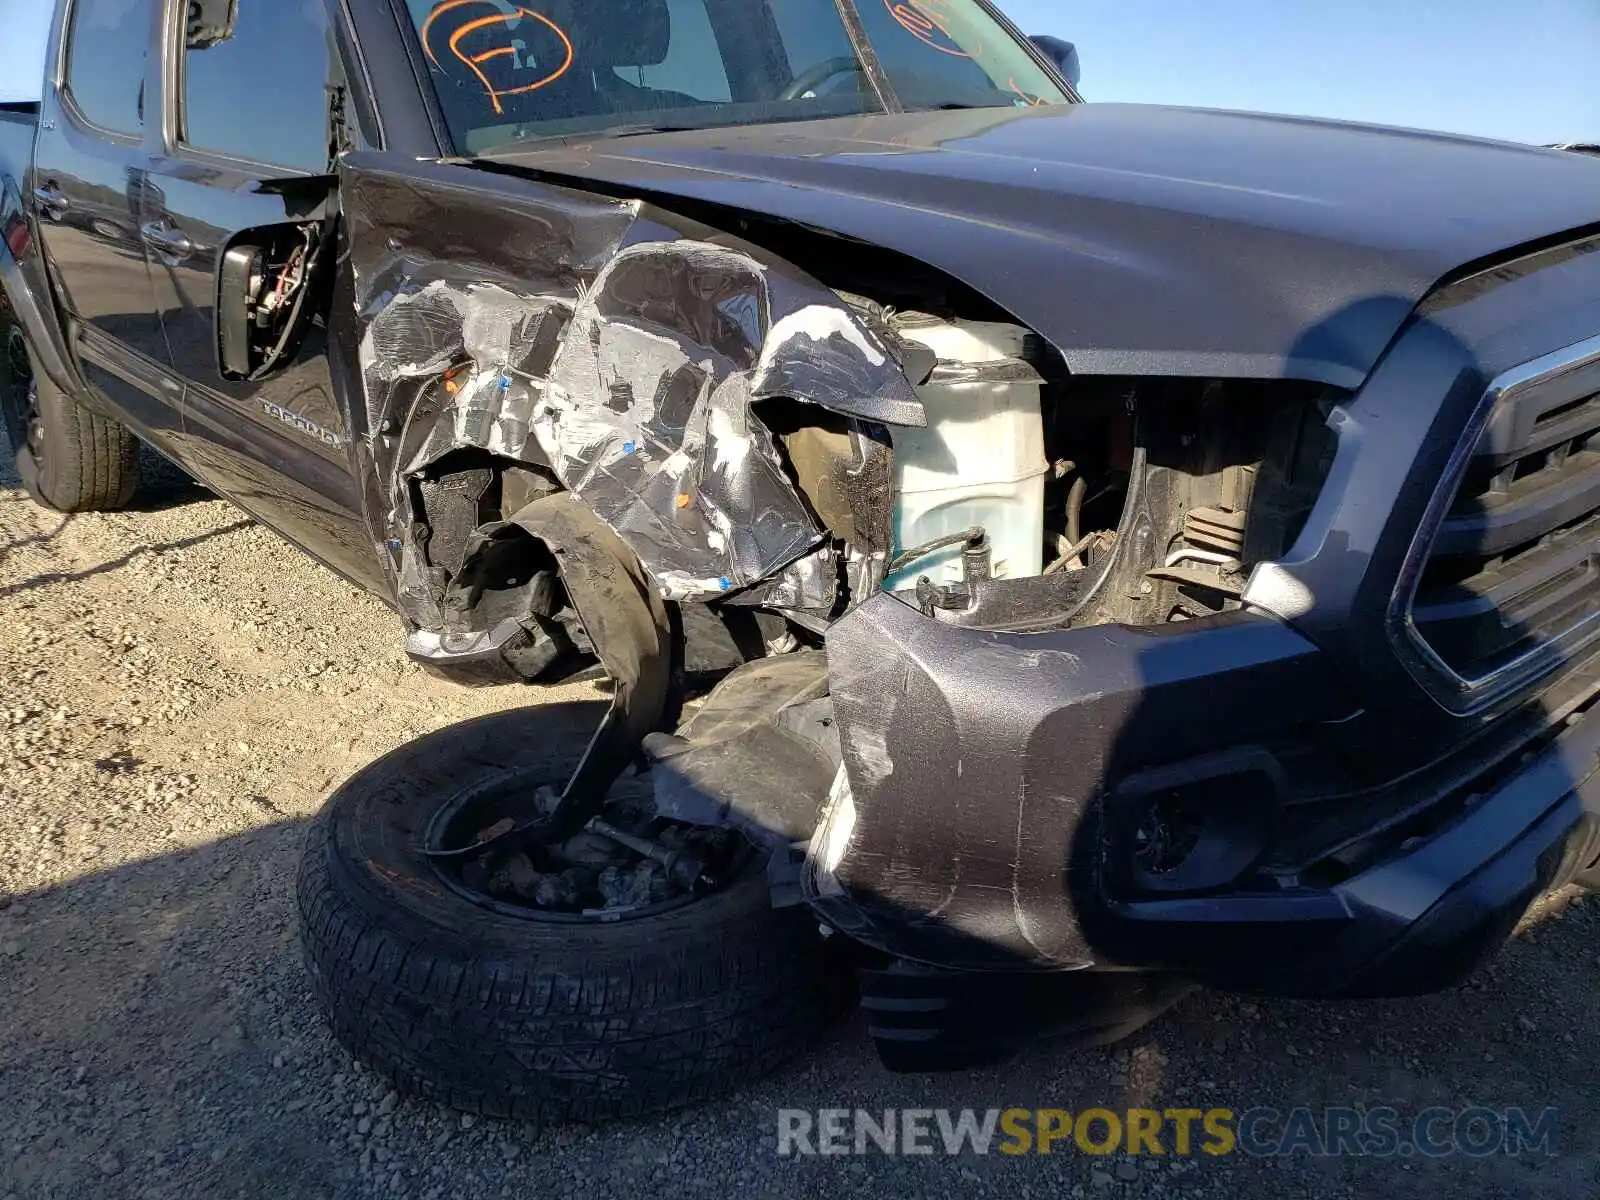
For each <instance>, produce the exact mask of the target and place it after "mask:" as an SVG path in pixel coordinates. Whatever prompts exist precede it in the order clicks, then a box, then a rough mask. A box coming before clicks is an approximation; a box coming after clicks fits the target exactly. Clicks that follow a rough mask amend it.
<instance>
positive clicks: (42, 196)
mask: <svg viewBox="0 0 1600 1200" xmlns="http://www.w3.org/2000/svg"><path fill="white" fill-rule="evenodd" d="M33 199H34V203H36V204H38V206H39V209H40V211H41V212H43V213H44V215H45V216H47V217H49V218H50V219H51V220H52V221H59V220H60V219H61V215H62V214H63V213H65V212H66V211H67V209H69V208H71V207H72V201H71V200H68V199H67V194H66V193H65V192H63V191H62V190H61V188H60V187H59V186H58V185H57V184H56V183H54V182H51V183H44V184H40V185H39V186H38V187H36V188H34V189H33Z"/></svg>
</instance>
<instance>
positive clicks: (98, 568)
mask: <svg viewBox="0 0 1600 1200" xmlns="http://www.w3.org/2000/svg"><path fill="white" fill-rule="evenodd" d="M67 524H68V522H67V521H63V522H62V523H61V525H60V526H59V527H58V528H57V529H56V531H55V533H60V532H61V530H62V529H65V528H66V526H67ZM253 524H254V522H253V521H251V520H249V519H248V518H246V519H243V520H239V521H233V522H231V523H230V524H227V525H223V526H222V527H221V528H218V529H208V530H206V532H204V533H197V534H195V535H194V536H193V537H186V538H178V539H177V540H176V541H171V542H158V543H157V544H155V545H153V546H152V545H144V546H135V547H134V548H133V549H132V550H129V551H128V552H127V553H126V554H122V555H119V556H118V557H116V558H113V559H108V560H107V561H105V562H103V563H96V564H95V565H94V566H92V567H89V568H88V569H86V570H83V571H47V572H46V573H44V574H43V575H34V576H32V577H30V578H28V579H24V580H22V581H21V582H20V583H13V584H9V585H7V586H6V587H0V599H4V598H5V597H7V596H15V595H16V594H17V593H19V592H27V591H32V590H33V589H34V588H41V587H48V586H50V585H51V584H57V583H75V582H77V581H78V580H80V579H88V578H90V577H91V576H94V575H105V574H108V573H109V572H112V571H117V570H121V569H122V568H123V567H125V566H127V565H128V564H129V563H131V562H133V560H134V559H136V558H140V557H142V556H144V555H146V554H160V553H162V552H163V551H167V550H187V549H188V548H189V547H191V546H199V545H201V544H203V543H205V542H209V541H212V540H213V539H215V538H219V537H226V536H227V535H228V534H230V533H238V532H239V531H240V530H242V529H249V528H250V526H251V525H253ZM54 536H55V534H54V533H53V534H50V535H47V536H41V537H37V538H25V539H23V541H22V542H20V543H17V545H28V544H37V543H42V542H47V541H49V540H50V538H51V537H54ZM11 548H14V547H7V546H0V554H4V553H5V551H6V550H8V549H11Z"/></svg>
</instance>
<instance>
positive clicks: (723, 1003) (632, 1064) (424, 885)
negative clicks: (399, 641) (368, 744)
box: [299, 703, 842, 1122]
mask: <svg viewBox="0 0 1600 1200" xmlns="http://www.w3.org/2000/svg"><path fill="white" fill-rule="evenodd" d="M603 711H604V705H602V704H594V703H588V704H561V705H552V706H548V707H545V708H532V709H521V710H516V711H511V712H506V713H499V714H495V715H493V716H488V717H483V718H480V719H477V720H474V721H468V722H466V723H465V724H462V725H459V726H455V727H453V728H451V729H446V730H443V731H441V732H439V733H435V734H431V735H429V736H427V737H424V738H421V739H418V740H417V741H415V742H412V743H411V744H409V745H407V746H404V747H402V748H401V749H400V750H397V751H395V752H394V753H392V754H390V755H388V756H386V757H385V758H382V759H380V760H379V761H378V762H376V763H374V764H373V765H372V766H370V767H368V768H366V769H365V770H364V771H362V772H361V773H360V774H358V775H357V776H355V778H353V779H351V780H350V781H349V782H348V783H346V784H345V785H344V786H343V787H342V788H340V789H339V791H338V792H336V793H335V795H334V796H333V798H332V799H331V800H330V801H329V803H328V806H327V808H326V809H325V810H324V811H323V813H322V815H321V816H320V817H319V818H318V819H317V820H316V822H315V823H314V824H313V826H312V828H311V831H310V834H309V837H308V839H307V842H306V849H305V856H304V859H303V861H302V865H301V868H300V880H299V907H300V918H301V931H302V940H303V943H304V948H305V956H306V963H307V967H308V970H309V972H310V975H311V980H312V984H313V989H314V992H315V994H316V996H317V999H318V1000H319V1002H320V1004H321V1006H322V1008H323V1010H324V1012H325V1013H326V1015H327V1017H328V1019H329V1021H330V1023H331V1024H332V1026H333V1031H334V1034H335V1035H336V1036H337V1038H338V1039H339V1041H340V1042H342V1043H343V1044H344V1045H345V1047H346V1048H347V1049H349V1051H350V1052H351V1053H352V1054H354V1055H355V1056H356V1057H357V1058H359V1059H361V1060H362V1061H364V1062H367V1063H370V1064H371V1065H372V1066H374V1067H375V1068H377V1069H378V1070H379V1071H380V1072H381V1073H382V1074H384V1075H385V1076H387V1077H388V1078H389V1079H391V1080H392V1081H393V1082H394V1083H395V1084H396V1085H398V1086H399V1087H400V1088H401V1089H402V1090H405V1091H408V1092H412V1093H415V1094H418V1095H421V1096H423V1097H426V1098H429V1099H432V1100H437V1101H439V1102H442V1103H444V1104H447V1105H450V1106H451V1107H453V1108H458V1109H462V1110H465V1111H467V1112H474V1113H487V1114H492V1115H495V1116H505V1117H515V1118H519V1119H523V1120H534V1121H540V1122H560V1121H569V1120H582V1121H595V1120H600V1119H604V1118H612V1117H622V1116H633V1115H637V1114H640V1113H646V1112H652V1111H658V1110H662V1109H667V1108H674V1107H677V1106H680V1105H684V1104H690V1103H693V1102H696V1101H699V1100H703V1099H705V1098H707V1097H709V1096H711V1095H713V1094H715V1093H717V1092H720V1091H722V1090H724V1089H726V1088H728V1087H731V1086H733V1085H735V1084H738V1083H740V1082H743V1081H745V1080H749V1079H753V1078H755V1077H757V1076H759V1075H761V1074H763V1073H765V1072H767V1071H769V1070H771V1069H772V1068H773V1067H776V1066H777V1065H778V1064H780V1063H782V1062H783V1061H784V1060H786V1059H788V1058H790V1057H792V1056H793V1055H795V1054H797V1053H799V1052H800V1051H801V1050H803V1049H805V1048H806V1047H807V1046H808V1045H810V1044H811V1043H812V1042H813V1041H814V1040H815V1039H816V1038H817V1036H818V1035H819V1034H820V1033H821V1031H822V1030H823V1029H824V1027H825V1026H826V1024H827V1023H828V1021H829V1019H830V1018H831V1017H832V1016H833V1015H834V1014H835V1013H836V1012H837V1010H838V1008H839V1002H838V996H839V994H840V992H841V990H842V986H841V978H840V976H841V974H842V973H840V972H837V971H835V970H832V969H830V964H829V962H828V959H827V956H826V955H825V953H824V947H823V944H822V941H821V939H820V937H819V936H818V933H817V928H816V922H815V920H814V919H813V918H812V917H811V916H810V915H809V911H808V910H807V909H804V908H792V909H784V910H773V909H772V908H771V907H770V905H769V900H768V887H767V882H766V879H765V878H764V877H763V876H762V875H760V874H757V875H755V876H754V877H749V878H745V879H743V880H742V881H738V882H733V883H730V884H729V885H727V886H726V887H725V888H723V889H722V890H719V891H716V892H713V893H712V894H710V895H708V896H705V897H702V898H699V899H696V900H694V901H692V902H690V903H689V904H687V905H686V906H683V907H678V908H672V909H670V910H668V911H665V912H659V913H655V914H654V915H641V916H638V917H635V918H632V919H625V920H620V921H614V922H606V921H598V920H581V919H579V920H571V921H568V922H560V921H552V920H546V919H542V918H541V917H540V916H539V915H537V914H534V915H514V914H508V913H506V912H502V911H496V910H494V909H490V908H487V907H483V906H480V905H478V904H474V903H473V902H472V901H471V900H470V899H468V898H466V897H464V896H462V895H461V894H460V893H458V892H456V891H454V890H452V889H450V888H448V887H446V886H444V885H443V884H442V883H441V881H440V878H439V876H438V874H437V873H436V872H435V870H434V868H433V866H432V865H431V864H430V863H429V862H428V861H427V860H425V859H423V858H422V857H421V856H420V855H418V854H417V852H416V850H415V848H414V847H415V844H416V841H417V837H418V832H419V831H420V830H421V829H423V828H424V827H425V825H426V823H427V822H428V820H429V819H430V818H431V817H432V815H433V814H434V813H435V812H437V811H438V809H439V807H440V806H441V805H442V804H443V803H444V802H445V801H446V800H447V799H448V798H449V797H451V796H455V795H459V794H461V793H462V792H464V791H466V790H467V789H471V788H474V787H479V786H484V785H486V784H488V783H490V782H491V781H494V780H496V779H502V780H503V779H505V778H506V776H508V775H513V776H516V777H517V778H519V779H520V778H522V777H526V778H527V779H529V780H530V781H531V780H535V779H538V780H540V781H545V780H549V779H552V778H556V777H558V776H559V777H560V778H563V779H564V778H565V777H566V774H567V773H569V772H570V770H571V769H572V767H573V766H574V765H575V763H576V760H577V758H578V756H580V755H581V754H582V752H583V748H584V746H585V745H586V744H587V742H588V739H589V737H590V735H591V734H592V733H593V731H594V729H595V727H596V725H597V723H598V721H599V717H600V714H601V713H602V712H603ZM530 786H531V784H530Z"/></svg>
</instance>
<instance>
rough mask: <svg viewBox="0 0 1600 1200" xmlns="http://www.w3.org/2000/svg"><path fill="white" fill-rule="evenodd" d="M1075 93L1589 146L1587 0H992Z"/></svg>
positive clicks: (1598, 95)
mask: <svg viewBox="0 0 1600 1200" xmlns="http://www.w3.org/2000/svg"><path fill="white" fill-rule="evenodd" d="M997 2H998V4H999V6H1000V7H1001V8H1002V9H1003V10H1005V12H1006V13H1007V14H1009V15H1010V16H1011V17H1012V18H1013V19H1014V20H1015V21H1016V22H1017V24H1018V25H1020V26H1021V27H1022V28H1023V30H1024V32H1026V33H1051V34H1055V35H1056V36H1058V37H1063V38H1066V39H1067V40H1068V41H1071V42H1075V43H1076V44H1077V47H1078V55H1079V58H1080V59H1081V61H1082V66H1083V93H1084V96H1085V97H1086V98H1087V99H1089V100H1128V101H1142V102H1148V103H1157V104H1186V105H1197V106H1201V107H1206V108H1237V109H1250V110H1256V111H1262V112H1281V113H1294V114H1297V115H1307V116H1324V117H1340V118H1344V119H1347V120H1360V121H1373V122H1377V123H1379V124H1386V125H1409V126H1415V127H1417V128H1422V129H1443V130H1448V131H1450V132H1454V133H1470V134H1476V135H1479V136H1482V137H1497V138H1506V139H1509V140H1512V141H1520V142H1540V143H1546V142H1557V141H1596V142H1600V0H997Z"/></svg>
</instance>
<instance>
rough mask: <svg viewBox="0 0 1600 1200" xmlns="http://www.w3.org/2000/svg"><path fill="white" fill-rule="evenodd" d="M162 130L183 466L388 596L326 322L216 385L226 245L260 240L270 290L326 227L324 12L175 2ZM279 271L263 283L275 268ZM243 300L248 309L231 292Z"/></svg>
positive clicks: (324, 318)
mask: <svg viewBox="0 0 1600 1200" xmlns="http://www.w3.org/2000/svg"><path fill="white" fill-rule="evenodd" d="M169 3H170V4H171V10H170V12H169V19H168V24H167V28H168V30H169V31H170V32H169V36H168V40H167V44H166V47H165V53H166V55H167V56H168V60H169V62H168V69H167V70H166V71H165V72H164V78H165V79H166V80H167V81H169V82H168V94H167V95H165V96H164V103H163V112H164V116H165V132H164V137H163V139H162V151H163V152H162V153H161V154H160V156H159V157H157V158H156V159H155V160H154V161H152V163H151V164H150V169H149V175H148V185H147V186H146V188H145V192H144V199H143V204H144V212H143V228H144V232H145V241H146V244H147V246H148V248H149V254H150V270H151V278H152V281H153V284H154V288H155V294H156V303H157V310H158V313H159V316H160V319H161V324H162V327H163V329H164V330H165V332H166V338H167V342H168V344H169V346H170V347H171V352H172V363H173V369H174V370H175V371H176V373H177V374H178V375H179V376H180V377H181V378H182V380H183V384H184V402H183V431H182V435H181V440H182V442H183V446H184V458H185V461H186V462H188V463H190V464H192V467H193V469H194V470H195V471H196V473H198V474H199V475H200V476H201V477H202V478H203V479H204V481H205V482H206V484H207V485H208V486H210V487H212V488H214V489H215V490H217V491H218V492H220V493H222V494H223V495H225V496H227V497H228V498H229V499H230V500H232V501H234V502H235V503H236V504H238V505H239V507H241V508H243V509H245V510H246V511H247V512H249V513H251V514H252V515H253V516H255V517H257V518H258V519H260V520H261V521H262V522H263V523H264V524H267V525H270V526H271V527H273V528H274V529H277V530H278V531H279V532H281V533H283V534H284V535H285V536H286V537H288V538H290V539H291V540H292V541H294V542H297V543H298V544H300V545H301V546H302V547H304V548H305V549H307V550H308V551H310V552H311V553H312V554H314V555H316V556H317V557H318V558H320V559H322V560H323V561H324V562H325V563H326V564H328V565H329V566H331V567H333V568H334V569H335V570H337V571H338V572H340V573H341V574H343V575H345V576H346V577H347V578H350V579H351V580H353V581H355V582H356V583H359V584H361V585H362V586H363V587H366V588H368V589H369V590H372V591H376V592H380V593H383V592H385V591H387V583H386V582H385V580H384V577H383V574H382V572H381V568H380V564H379V559H378V555H377V551H376V550H375V544H374V541H373V537H372V535H371V533H370V532H369V530H368V528H367V522H366V517H365V514H364V509H363V504H362V492H361V488H360V486H359V485H358V481H357V480H358V477H357V474H356V466H355V454H354V448H355V447H354V439H355V437H357V436H358V434H359V432H360V431H359V430H357V429H355V428H352V425H351V420H350V414H349V412H348V411H347V410H346V408H345V407H344V405H343V404H341V402H340V394H339V391H338V389H336V387H335V384H334V379H333V376H332V369H331V364H330V360H329V355H328V332H329V331H328V313H327V311H326V303H327V301H326V299H325V297H326V295H327V293H326V292H323V293H322V297H323V298H322V299H321V300H320V301H319V303H320V304H321V305H322V306H323V309H324V310H323V311H310V312H308V314H307V315H306V316H305V317H304V323H303V326H302V330H303V337H302V338H301V339H300V340H299V344H298V348H297V349H296V350H295V351H294V352H293V354H292V355H291V356H289V357H287V358H286V359H285V360H284V361H282V362H281V363H279V364H278V365H276V366H275V367H273V368H272V369H271V370H270V371H264V372H262V373H261V374H259V375H256V374H254V373H249V374H241V373H240V372H237V371H233V372H228V373H224V370H223V363H222V352H221V342H220V340H219V339H220V337H221V334H222V329H221V319H220V318H219V312H218V309H219V299H220V298H221V297H222V296H223V294H224V293H223V289H224V288H232V287H235V286H237V287H239V288H243V286H244V285H243V284H242V283H238V282H237V279H228V280H225V279H224V267H225V265H226V264H227V262H228V256H229V252H230V251H234V250H239V249H241V247H252V246H259V247H260V248H261V250H262V253H261V256H260V261H261V264H262V271H263V273H264V279H265V282H264V283H263V285H262V287H263V289H266V290H270V289H271V288H273V287H274V286H278V282H276V281H282V280H289V279H292V277H293V273H292V270H289V269H287V268H285V266H284V264H285V263H286V262H288V261H289V260H290V258H291V255H292V253H293V250H292V248H293V246H294V245H295V244H296V242H297V241H298V240H299V239H300V238H301V233H302V231H303V230H305V229H307V228H311V229H316V230H320V231H322V233H323V235H324V236H326V234H327V231H329V230H331V210H332V208H333V207H334V205H335V198H334V196H333V192H332V187H333V184H332V179H331V175H330V169H331V165H330V162H329V140H330V137H329V131H330V128H331V122H330V113H329V108H328V104H329V97H330V96H331V95H334V94H337V92H336V90H335V89H337V88H339V87H340V86H342V85H341V82H340V80H341V67H340V64H339V62H338V61H337V53H336V50H335V45H336V43H335V40H334V37H333V35H332V31H331V30H330V29H329V27H328V18H327V16H326V12H325V9H324V6H323V4H321V3H320V2H319V0H206V2H204V3H192V2H190V0H169ZM275 270H282V271H283V274H282V275H279V276H273V275H271V274H270V272H272V271H275ZM228 296H229V298H230V299H233V300H237V301H239V302H240V304H241V305H242V303H243V297H242V296H234V295H232V293H231V292H230V293H229V294H228Z"/></svg>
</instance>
